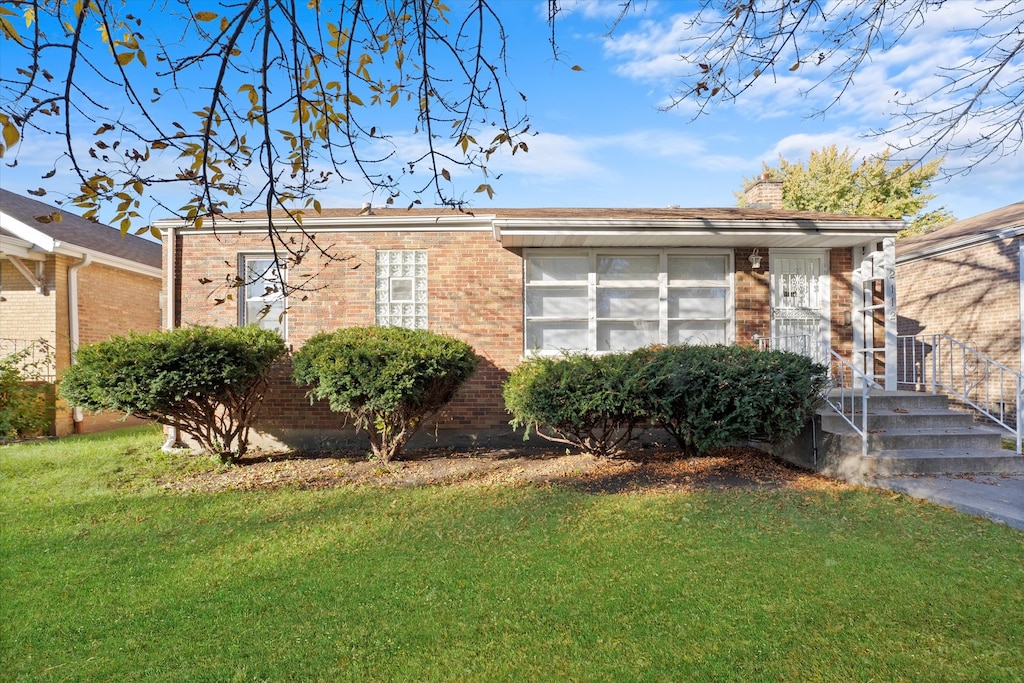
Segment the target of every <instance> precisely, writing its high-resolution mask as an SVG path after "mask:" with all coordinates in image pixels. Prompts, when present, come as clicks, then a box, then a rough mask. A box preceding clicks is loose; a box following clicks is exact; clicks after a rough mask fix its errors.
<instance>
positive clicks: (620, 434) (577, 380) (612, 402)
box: [502, 352, 654, 456]
mask: <svg viewBox="0 0 1024 683" xmlns="http://www.w3.org/2000/svg"><path fill="white" fill-rule="evenodd" d="M646 360H647V356H646V354H641V353H638V352H634V353H611V354H607V355H602V356H590V355H586V354H564V355H562V356H558V357H550V356H535V357H533V358H529V359H527V360H526V361H524V362H523V363H522V364H520V365H519V367H517V368H516V369H515V370H513V371H512V374H511V375H510V376H509V378H508V380H507V381H506V382H505V384H504V386H503V388H502V393H503V395H504V398H505V407H506V409H508V411H509V412H510V413H512V421H511V424H512V426H513V427H514V428H516V429H519V428H520V427H522V428H525V435H524V438H529V435H530V432H531V431H533V432H536V433H537V434H538V435H539V436H541V437H542V438H545V439H547V440H549V441H554V442H557V443H565V444H569V445H571V446H575V447H576V448H579V449H580V450H582V451H585V452H589V453H593V454H594V455H598V456H609V455H614V454H615V453H616V452H618V451H619V450H621V448H622V447H623V446H624V445H625V444H626V443H627V442H628V441H629V439H630V438H631V437H632V434H633V430H634V428H635V427H636V426H637V425H638V424H640V423H641V422H645V421H646V420H647V414H648V412H649V409H650V406H649V403H650V399H651V396H652V393H651V388H652V380H653V379H654V376H653V375H652V374H651V373H649V372H647V371H645V365H646V362H645V361H646Z"/></svg>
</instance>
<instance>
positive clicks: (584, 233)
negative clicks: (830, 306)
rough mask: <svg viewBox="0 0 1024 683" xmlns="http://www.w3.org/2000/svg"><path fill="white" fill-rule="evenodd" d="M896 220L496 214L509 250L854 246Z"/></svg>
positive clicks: (884, 232)
mask: <svg viewBox="0 0 1024 683" xmlns="http://www.w3.org/2000/svg"><path fill="white" fill-rule="evenodd" d="M902 227H903V223H902V221H896V220H885V219H880V220H870V219H869V220H843V221H820V220H800V219H792V220H767V221H751V220H701V219H688V220H657V221H650V220H621V219H609V220H592V219H583V220H580V219H558V220H544V221H538V220H532V219H527V218H522V219H520V218H500V217H499V218H495V219H494V220H493V229H494V238H495V239H496V240H497V241H498V242H500V243H501V245H502V246H504V247H508V248H526V247H550V248H586V247H674V246H686V247H730V248H737V247H776V248H789V249H793V248H819V249H824V248H838V247H856V246H861V245H864V244H868V243H872V242H876V241H879V240H882V239H884V238H886V237H894V236H895V235H896V232H897V231H899V230H900V229H901V228H902Z"/></svg>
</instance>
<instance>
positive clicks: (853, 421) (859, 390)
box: [754, 334, 882, 456]
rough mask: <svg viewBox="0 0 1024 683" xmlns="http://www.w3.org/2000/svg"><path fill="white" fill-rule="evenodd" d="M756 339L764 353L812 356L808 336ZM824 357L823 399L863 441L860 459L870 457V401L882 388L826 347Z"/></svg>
mask: <svg viewBox="0 0 1024 683" xmlns="http://www.w3.org/2000/svg"><path fill="white" fill-rule="evenodd" d="M754 339H755V341H757V346H758V348H759V349H760V350H761V351H769V350H771V351H792V352H795V353H801V354H803V355H805V356H808V355H810V337H809V335H806V334H802V335H790V336H783V337H761V336H755V337H754ZM822 356H823V357H824V358H825V359H826V361H825V362H824V364H825V365H827V366H828V383H827V384H826V385H825V388H824V389H823V390H822V392H821V398H822V400H824V401H825V403H826V404H827V405H828V407H829V408H831V409H832V410H833V411H835V413H836V414H837V415H839V417H841V418H843V420H844V421H846V423H847V424H848V425H850V427H851V428H852V429H853V431H854V432H855V433H856V434H857V436H859V437H860V452H861V455H862V456H867V454H868V398H869V397H870V395H871V390H872V389H881V388H882V385H881V384H879V383H878V382H876V381H875V379H874V378H873V377H870V376H869V375H867V374H866V373H865V372H864V371H863V370H861V369H860V368H858V367H857V366H855V365H854V364H853V363H851V362H850V361H848V360H846V359H845V358H843V357H842V356H841V355H839V353H838V352H837V351H836V350H835V349H833V348H831V347H829V346H828V345H826V344H822ZM858 404H859V405H858Z"/></svg>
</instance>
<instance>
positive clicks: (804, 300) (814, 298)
mask: <svg viewBox="0 0 1024 683" xmlns="http://www.w3.org/2000/svg"><path fill="white" fill-rule="evenodd" d="M769 268H770V272H771V289H772V291H771V300H772V337H773V344H772V347H773V348H776V349H781V350H784V351H796V352H798V353H805V354H807V355H808V356H810V357H811V358H813V359H815V360H817V361H824V359H825V349H827V348H828V345H829V340H830V336H829V327H830V325H829V318H830V316H829V309H830V301H829V277H828V276H829V273H828V251H827V250H824V249H815V250H800V251H779V250H776V249H772V250H771V252H770V253H769Z"/></svg>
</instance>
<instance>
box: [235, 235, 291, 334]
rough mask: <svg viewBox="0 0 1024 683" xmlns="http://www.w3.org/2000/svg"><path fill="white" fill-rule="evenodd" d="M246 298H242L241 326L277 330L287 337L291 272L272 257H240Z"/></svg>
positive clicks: (240, 274)
mask: <svg viewBox="0 0 1024 683" xmlns="http://www.w3.org/2000/svg"><path fill="white" fill-rule="evenodd" d="M239 271H240V272H239V277H240V278H242V285H241V290H242V296H240V297H238V298H239V302H238V303H239V310H238V324H239V325H257V326H259V327H261V328H263V329H265V330H277V332H278V333H279V334H280V335H281V336H282V337H285V338H287V337H286V331H287V329H286V324H285V323H286V320H285V318H286V316H285V309H286V304H287V299H286V297H285V287H284V285H285V283H286V282H287V280H286V279H285V276H286V274H287V271H286V270H285V269H284V268H283V267H281V266H280V264H279V263H278V262H277V261H275V260H274V258H273V257H272V256H262V255H247V254H243V255H242V256H240V257H239Z"/></svg>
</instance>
